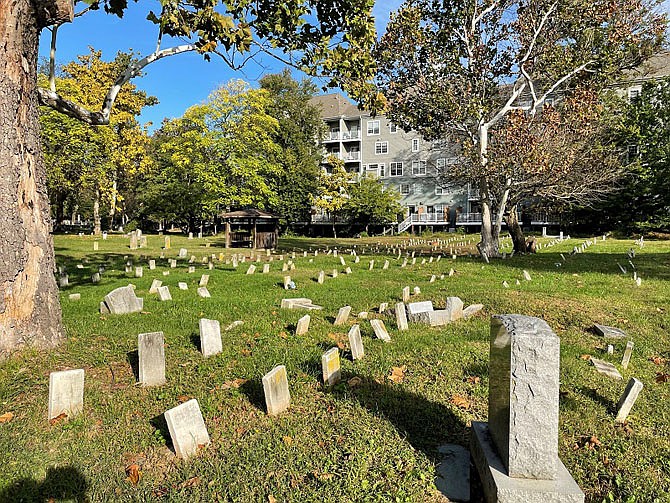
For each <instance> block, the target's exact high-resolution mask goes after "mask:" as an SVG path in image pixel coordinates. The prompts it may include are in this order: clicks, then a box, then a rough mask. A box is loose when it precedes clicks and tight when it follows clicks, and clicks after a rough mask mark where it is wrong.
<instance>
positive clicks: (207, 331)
mask: <svg viewBox="0 0 670 503" xmlns="http://www.w3.org/2000/svg"><path fill="white" fill-rule="evenodd" d="M198 326H199V328H200V350H201V351H202V356H205V357H207V356H212V355H215V354H217V353H220V352H221V350H222V349H223V345H222V344H221V324H220V323H219V320H208V319H206V318H200V321H199V323H198Z"/></svg>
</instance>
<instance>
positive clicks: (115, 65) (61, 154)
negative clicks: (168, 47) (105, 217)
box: [40, 48, 157, 217]
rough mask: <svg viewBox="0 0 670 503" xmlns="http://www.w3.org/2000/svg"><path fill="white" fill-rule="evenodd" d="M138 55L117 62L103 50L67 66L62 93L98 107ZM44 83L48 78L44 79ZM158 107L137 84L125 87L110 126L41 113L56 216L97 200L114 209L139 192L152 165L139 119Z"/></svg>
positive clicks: (48, 110)
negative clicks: (105, 58) (106, 57)
mask: <svg viewBox="0 0 670 503" xmlns="http://www.w3.org/2000/svg"><path fill="white" fill-rule="evenodd" d="M131 58H132V54H127V53H121V52H120V53H118V54H117V55H116V57H115V59H114V60H113V61H111V62H106V61H103V60H102V53H101V51H96V50H94V49H93V48H91V50H90V52H89V53H88V54H85V55H82V56H79V57H78V58H77V61H73V62H70V63H68V64H66V65H64V66H63V68H62V71H61V72H60V73H61V77H60V78H58V79H56V88H57V89H58V91H59V93H60V94H61V95H63V96H64V97H66V98H68V99H71V100H73V101H76V102H78V103H81V104H82V105H83V106H86V107H92V108H94V107H95V106H96V105H99V104H100V103H101V102H102V100H103V99H104V96H105V94H106V92H107V88H108V87H109V86H110V85H111V84H112V83H113V82H114V80H115V78H116V77H117V75H118V74H119V73H120V72H121V70H122V69H123V68H125V67H126V65H127V64H128V61H129V60H130V59H131ZM40 79H41V80H43V81H44V80H46V76H44V75H41V76H40ZM156 103H157V100H156V98H154V97H152V96H148V95H147V94H146V93H145V92H144V91H140V90H138V89H137V88H136V87H135V86H134V85H132V84H131V85H127V86H124V87H123V88H122V90H121V91H120V92H119V95H118V98H117V106H116V108H115V109H114V111H113V113H112V115H111V118H110V124H109V125H108V126H97V127H93V126H88V125H86V124H84V123H82V122H80V121H78V120H76V119H72V118H70V117H66V116H64V115H62V114H60V113H58V112H56V111H54V110H53V109H51V108H47V107H42V108H41V109H40V125H41V127H42V142H43V143H42V144H43V152H44V158H45V164H46V167H47V184H48V190H49V195H50V198H51V201H52V204H53V205H54V206H55V213H56V215H57V216H58V217H62V215H63V212H64V209H65V206H66V205H67V206H69V207H70V208H71V209H72V208H75V207H82V206H83V205H85V204H87V203H88V202H90V201H91V200H93V199H96V198H97V199H98V200H101V201H103V202H106V203H107V204H110V205H114V206H116V204H117V203H118V202H119V201H121V200H123V199H124V196H127V195H129V194H130V193H131V192H133V191H134V190H135V187H134V185H135V182H136V180H137V176H138V175H139V174H140V173H142V172H144V171H146V170H147V169H148V168H149V165H150V164H151V160H150V158H149V157H148V155H147V151H146V149H147V145H148V136H147V133H146V130H145V129H144V128H143V127H141V126H140V125H139V123H138V122H137V117H138V116H139V114H140V113H141V111H142V109H143V108H144V107H146V106H152V105H154V104H156Z"/></svg>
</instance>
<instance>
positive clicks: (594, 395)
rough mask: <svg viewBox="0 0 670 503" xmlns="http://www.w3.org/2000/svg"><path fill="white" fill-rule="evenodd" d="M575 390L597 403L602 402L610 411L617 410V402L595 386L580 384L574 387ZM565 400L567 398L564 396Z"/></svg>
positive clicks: (611, 412)
mask: <svg viewBox="0 0 670 503" xmlns="http://www.w3.org/2000/svg"><path fill="white" fill-rule="evenodd" d="M574 391H575V392H577V393H579V394H581V395H583V396H585V397H586V398H589V399H591V400H593V401H594V402H595V403H597V404H600V405H601V406H603V407H604V408H605V410H607V412H608V413H610V414H613V413H615V412H616V404H615V403H613V402H612V401H611V400H610V399H609V398H606V397H604V396H603V395H601V394H600V393H598V391H596V390H595V389H593V388H587V387H585V386H578V387H576V388H574ZM562 400H565V398H562Z"/></svg>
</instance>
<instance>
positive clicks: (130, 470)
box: [126, 463, 142, 486]
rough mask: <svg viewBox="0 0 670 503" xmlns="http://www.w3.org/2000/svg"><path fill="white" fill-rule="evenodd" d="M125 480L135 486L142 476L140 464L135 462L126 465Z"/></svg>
mask: <svg viewBox="0 0 670 503" xmlns="http://www.w3.org/2000/svg"><path fill="white" fill-rule="evenodd" d="M126 475H127V477H126V481H127V482H130V483H131V484H132V485H134V486H136V485H137V484H138V482H139V481H140V478H141V477H142V472H141V471H140V466H139V465H138V464H137V463H133V464H131V465H128V466H126Z"/></svg>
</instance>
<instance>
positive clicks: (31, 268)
mask: <svg viewBox="0 0 670 503" xmlns="http://www.w3.org/2000/svg"><path fill="white" fill-rule="evenodd" d="M72 16H73V4H72V1H71V0H68V1H63V0H49V1H47V0H42V1H39V0H14V1H11V2H9V1H4V0H3V1H1V2H0V40H1V41H2V44H3V49H2V51H0V214H2V218H1V219H0V236H1V237H0V359H1V358H4V357H6V356H7V355H9V354H10V353H12V352H14V351H15V350H17V349H20V348H21V347H24V346H28V345H30V346H36V347H42V348H44V347H53V346H55V345H56V344H58V343H59V342H60V341H61V339H62V338H63V329H62V324H61V311H60V304H59V302H58V288H57V287H56V280H55V276H54V267H55V258H54V250H53V241H52V238H51V234H50V231H51V219H50V216H49V202H48V197H47V191H46V174H45V171H44V164H43V162H42V152H41V145H40V125H39V119H38V105H37V91H36V86H37V47H38V42H39V34H40V31H41V29H42V28H43V27H45V26H48V25H50V24H53V23H59V22H64V21H69V20H72Z"/></svg>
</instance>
